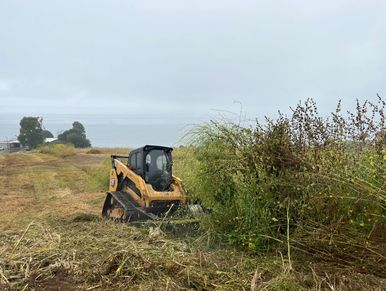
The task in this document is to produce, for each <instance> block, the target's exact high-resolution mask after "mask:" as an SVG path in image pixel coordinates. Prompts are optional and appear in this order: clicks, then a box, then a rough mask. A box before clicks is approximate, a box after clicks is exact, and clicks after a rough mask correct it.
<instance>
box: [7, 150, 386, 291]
mask: <svg viewBox="0 0 386 291" xmlns="http://www.w3.org/2000/svg"><path fill="white" fill-rule="evenodd" d="M98 150H100V151H101V152H102V153H87V151H88V150H87V149H82V150H76V152H75V154H74V155H71V156H66V157H61V156H57V155H53V154H43V153H39V152H32V153H22V154H17V153H13V154H5V155H0V169H1V171H0V183H1V188H0V203H1V212H0V221H1V224H0V289H2V290H44V289H45V290H59V288H60V290H78V289H79V290H214V289H217V290H249V289H251V288H252V289H253V290H302V289H310V290H350V288H351V290H354V289H355V290H381V287H380V286H384V285H386V282H385V280H384V279H381V278H376V277H374V276H372V275H366V274H358V273H355V271H353V270H352V269H347V270H345V269H342V268H340V269H336V268H334V266H331V265H329V266H322V265H318V264H317V263H313V264H308V263H307V264H304V263H299V262H294V269H293V270H291V271H289V270H288V264H287V262H286V261H285V260H284V259H282V258H281V255H280V254H272V255H269V256H268V257H258V256H256V255H252V254H247V253H244V252H241V251H237V250H234V249H229V248H225V247H218V248H215V249H213V248H211V249H209V248H208V247H207V246H206V244H205V239H206V237H205V234H200V236H197V237H189V236H188V237H186V236H184V237H175V236H172V235H170V234H169V235H167V234H165V233H162V232H161V233H158V234H157V233H154V232H152V231H151V230H149V229H148V228H135V227H131V226H128V225H123V224H114V223H112V222H109V221H104V220H102V219H101V218H100V211H101V207H102V203H103V199H104V191H105V188H104V187H103V186H102V184H98V183H97V182H95V177H97V174H98V173H100V172H101V171H103V170H104V169H105V167H106V165H105V164H106V159H108V156H109V154H110V153H112V152H114V153H119V151H115V150H107V149H104V150H101V149H98ZM125 150H126V149H125ZM126 151H127V150H126ZM122 154H123V150H122ZM126 154H127V152H126ZM177 155H178V153H177ZM178 159H180V160H182V159H183V157H181V155H180V156H178ZM178 159H177V160H178ZM377 288H378V289H377Z"/></svg>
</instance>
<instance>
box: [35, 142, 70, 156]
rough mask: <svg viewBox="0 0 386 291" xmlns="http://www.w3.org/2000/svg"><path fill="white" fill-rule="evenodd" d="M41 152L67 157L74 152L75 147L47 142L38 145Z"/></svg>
mask: <svg viewBox="0 0 386 291" xmlns="http://www.w3.org/2000/svg"><path fill="white" fill-rule="evenodd" d="M38 151H39V152H40V153H42V154H49V155H53V156H57V157H61V158H64V157H68V156H72V155H75V154H76V150H75V147H74V146H73V145H71V144H60V143H48V144H43V145H40V146H39V147H38Z"/></svg>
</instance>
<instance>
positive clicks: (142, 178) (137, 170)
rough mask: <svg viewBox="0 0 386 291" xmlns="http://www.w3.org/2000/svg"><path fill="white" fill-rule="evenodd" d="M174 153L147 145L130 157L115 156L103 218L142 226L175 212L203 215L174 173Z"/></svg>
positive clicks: (169, 216) (132, 153)
mask: <svg viewBox="0 0 386 291" xmlns="http://www.w3.org/2000/svg"><path fill="white" fill-rule="evenodd" d="M172 151H173V149H172V148H169V147H164V146H156V145H146V146H144V147H141V148H138V149H135V150H133V151H132V152H130V153H129V155H128V156H118V155H112V156H111V164H112V165H111V166H112V167H111V171H110V186H109V191H108V192H107V195H106V200H105V202H104V205H103V210H102V215H103V217H106V218H111V219H113V220H115V221H120V222H133V223H140V222H145V221H149V220H158V219H165V218H166V216H167V217H168V219H169V218H172V217H173V215H174V214H175V213H179V214H181V213H182V214H183V215H184V214H187V215H188V216H191V217H196V218H197V217H199V216H201V214H202V212H203V210H202V208H201V206H200V205H199V204H190V203H189V196H188V195H187V193H186V192H185V190H184V188H183V185H182V182H181V180H180V179H179V178H177V177H175V176H174V175H173V173H172ZM126 161H127V162H126Z"/></svg>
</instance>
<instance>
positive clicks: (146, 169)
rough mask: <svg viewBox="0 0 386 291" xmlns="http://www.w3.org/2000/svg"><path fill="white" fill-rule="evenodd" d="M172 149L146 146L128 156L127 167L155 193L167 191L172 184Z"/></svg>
mask: <svg viewBox="0 0 386 291" xmlns="http://www.w3.org/2000/svg"><path fill="white" fill-rule="evenodd" d="M172 151H173V149H172V148H169V147H163V146H154V145H146V146H144V147H141V148H138V149H135V150H133V151H132V152H131V153H130V154H129V161H128V163H129V165H128V166H129V167H130V168H131V169H132V170H133V171H134V172H135V173H136V174H138V175H140V176H141V177H142V179H144V180H145V182H146V183H147V184H150V185H152V187H153V189H154V190H156V191H168V190H169V187H170V185H171V183H172V179H173V178H172V177H173V176H172Z"/></svg>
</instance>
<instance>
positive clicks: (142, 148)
mask: <svg viewBox="0 0 386 291" xmlns="http://www.w3.org/2000/svg"><path fill="white" fill-rule="evenodd" d="M155 149H156V150H164V151H172V150H173V148H171V147H165V146H159V145H145V146H143V147H140V148H136V149H134V150H132V151H133V152H136V151H142V150H143V151H145V152H148V151H150V150H155Z"/></svg>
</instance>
